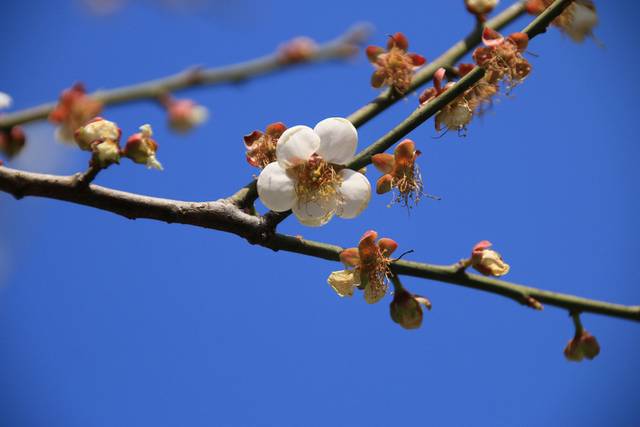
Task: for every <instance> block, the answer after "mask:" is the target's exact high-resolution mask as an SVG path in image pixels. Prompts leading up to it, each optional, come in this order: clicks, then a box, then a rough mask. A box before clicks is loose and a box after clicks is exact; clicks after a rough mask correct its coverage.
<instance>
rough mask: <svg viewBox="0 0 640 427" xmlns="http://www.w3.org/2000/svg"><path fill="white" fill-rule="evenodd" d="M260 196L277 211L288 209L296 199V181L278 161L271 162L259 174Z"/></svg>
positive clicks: (266, 204)
mask: <svg viewBox="0 0 640 427" xmlns="http://www.w3.org/2000/svg"><path fill="white" fill-rule="evenodd" d="M258 196H259V197H260V200H261V201H262V203H264V205H265V206H266V207H268V208H269V209H271V210H273V211H276V212H284V211H288V210H289V209H291V208H292V207H293V204H294V203H295V200H296V192H295V189H294V182H293V180H292V179H291V178H289V176H288V175H287V172H286V171H285V170H284V169H283V168H282V166H280V164H279V163H278V162H273V163H269V164H268V165H267V166H266V167H265V168H264V169H263V170H262V172H260V176H258Z"/></svg>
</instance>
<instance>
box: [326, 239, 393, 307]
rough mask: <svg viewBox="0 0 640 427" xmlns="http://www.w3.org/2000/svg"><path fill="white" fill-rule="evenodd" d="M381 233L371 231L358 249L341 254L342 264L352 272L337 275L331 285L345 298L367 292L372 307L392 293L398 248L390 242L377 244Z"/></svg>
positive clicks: (384, 241)
mask: <svg viewBox="0 0 640 427" xmlns="http://www.w3.org/2000/svg"><path fill="white" fill-rule="evenodd" d="M377 238H378V233H376V232H375V231H373V230H369V231H367V232H366V233H364V235H363V236H362V238H361V239H360V242H359V243H358V247H357V248H349V249H345V250H343V251H342V252H340V261H342V263H343V264H344V265H345V266H347V267H351V269H346V270H340V271H334V272H333V273H331V274H330V275H329V278H328V279H327V282H328V283H329V285H331V287H332V288H333V290H334V291H336V293H337V294H338V295H340V296H341V297H345V296H349V297H350V296H352V295H353V292H354V291H355V289H356V288H360V289H362V290H364V299H365V301H366V302H367V303H369V304H374V303H376V302H378V301H380V300H381V299H382V298H383V297H384V296H385V294H386V293H387V290H388V289H389V284H388V278H389V275H390V274H391V271H390V270H389V263H390V262H391V259H390V256H391V254H392V253H393V252H394V251H395V250H396V249H397V248H398V244H397V243H396V242H395V241H393V240H392V239H389V238H382V239H380V240H378V242H377V243H376V239H377Z"/></svg>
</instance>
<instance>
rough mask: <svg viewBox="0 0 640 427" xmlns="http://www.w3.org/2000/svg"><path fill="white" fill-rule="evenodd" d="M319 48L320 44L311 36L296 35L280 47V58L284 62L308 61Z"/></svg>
mask: <svg viewBox="0 0 640 427" xmlns="http://www.w3.org/2000/svg"><path fill="white" fill-rule="evenodd" d="M317 49H318V44H317V43H316V42H315V41H314V40H313V39H310V38H309V37H296V38H294V39H292V40H289V41H288V42H285V43H283V44H282V45H280V47H279V48H278V59H279V60H280V62H282V63H284V64H293V63H298V62H305V61H308V60H309V59H310V58H311V56H312V55H313V54H314V53H315V51H316V50H317Z"/></svg>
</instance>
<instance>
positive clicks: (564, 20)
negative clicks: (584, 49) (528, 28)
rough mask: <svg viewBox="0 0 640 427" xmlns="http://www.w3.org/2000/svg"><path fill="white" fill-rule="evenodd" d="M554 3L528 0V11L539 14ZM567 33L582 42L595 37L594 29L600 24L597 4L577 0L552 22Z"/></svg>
mask: <svg viewBox="0 0 640 427" xmlns="http://www.w3.org/2000/svg"><path fill="white" fill-rule="evenodd" d="M551 4H553V0H528V1H527V4H526V8H527V12H529V13H530V14H532V15H539V14H540V13H542V12H544V10H545V9H546V8H548V7H549V6H551ZM552 24H553V25H555V26H556V27H558V28H560V30H561V31H562V32H564V33H565V34H567V35H568V36H569V37H570V38H571V40H573V41H575V42H578V43H581V42H583V41H584V40H585V39H586V38H587V37H593V29H594V28H595V27H596V25H598V14H597V12H596V6H595V4H594V3H593V1H591V0H575V1H573V2H572V3H571V4H570V5H569V6H567V8H566V9H565V10H564V11H562V13H561V14H560V16H558V17H557V18H556V19H554V20H553V22H552Z"/></svg>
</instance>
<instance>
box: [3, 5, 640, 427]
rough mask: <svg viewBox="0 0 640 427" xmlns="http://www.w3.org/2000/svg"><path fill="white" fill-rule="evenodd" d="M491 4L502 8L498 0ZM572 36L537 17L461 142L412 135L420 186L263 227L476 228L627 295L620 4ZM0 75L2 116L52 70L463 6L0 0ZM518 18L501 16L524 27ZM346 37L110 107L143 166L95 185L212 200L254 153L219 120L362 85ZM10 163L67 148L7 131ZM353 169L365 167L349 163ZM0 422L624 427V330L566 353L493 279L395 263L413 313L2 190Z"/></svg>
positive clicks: (437, 242)
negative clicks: (504, 93) (522, 64)
mask: <svg viewBox="0 0 640 427" xmlns="http://www.w3.org/2000/svg"><path fill="white" fill-rule="evenodd" d="M507 3H508V2H503V4H502V5H501V7H500V9H502V8H503V7H505V6H506V5H507ZM598 7H599V15H600V18H601V24H600V26H599V27H598V28H597V31H596V32H597V35H598V37H599V39H600V40H602V41H603V43H604V44H605V47H604V48H601V47H598V46H597V44H596V43H594V42H593V41H592V40H588V41H586V42H585V43H584V44H582V45H576V44H574V43H572V42H571V41H570V40H569V39H568V38H567V37H563V36H562V35H561V34H560V33H559V32H558V31H557V30H556V29H553V30H550V31H549V32H548V33H547V34H546V35H544V36H541V37H539V38H536V39H535V41H534V42H532V43H531V45H530V48H529V50H530V51H531V52H533V53H535V54H537V55H538V56H537V57H534V56H530V57H529V58H530V60H531V62H532V64H533V73H532V74H531V76H530V78H528V79H527V81H526V83H525V84H524V85H522V86H521V87H518V88H517V89H516V90H515V91H514V93H513V96H512V97H511V98H503V99H502V101H501V102H500V103H499V104H498V105H497V106H496V107H495V108H494V110H493V111H492V112H491V113H489V114H488V115H487V116H486V117H484V118H483V119H477V120H475V121H474V122H473V124H472V125H471V126H470V128H469V132H468V136H467V137H466V138H459V137H457V136H456V135H455V133H454V132H450V133H449V134H448V135H446V136H445V137H443V138H441V139H433V137H434V136H435V135H436V133H435V131H434V129H433V122H432V121H430V122H428V123H426V124H425V125H423V126H422V127H420V128H419V129H417V130H416V131H414V132H413V133H412V134H411V135H410V136H411V138H413V139H414V140H415V141H416V142H417V144H418V145H419V147H420V149H421V150H422V151H423V153H424V155H423V157H421V158H420V166H421V167H422V172H423V176H424V180H425V185H426V190H427V191H428V192H430V193H433V194H437V195H440V196H442V197H443V200H442V201H441V202H434V201H431V200H424V201H423V202H421V203H420V205H419V206H418V207H417V208H416V209H414V210H413V211H412V212H411V214H410V215H408V214H407V212H406V210H404V209H402V208H401V207H399V206H395V207H392V208H387V207H386V205H387V204H388V202H389V198H388V197H387V196H382V197H375V198H374V199H373V200H372V202H371V205H370V207H369V209H368V210H366V211H365V212H364V214H362V215H361V216H360V217H359V218H357V219H355V220H351V221H346V220H340V219H335V220H333V221H332V222H331V223H330V224H329V225H327V226H326V227H324V228H322V229H309V228H304V227H303V226H301V225H299V224H298V223H297V222H296V221H294V220H293V219H289V220H288V221H287V222H286V223H284V224H283V225H282V227H281V230H282V231H284V232H287V233H291V234H301V235H303V236H304V237H306V238H310V239H318V240H323V241H327V242H332V243H335V244H339V245H342V246H353V245H355V243H356V242H357V240H358V238H359V237H360V235H361V234H362V233H363V232H364V231H365V230H367V229H370V228H373V229H376V230H378V231H379V232H380V233H381V235H384V236H390V237H393V238H394V239H395V240H397V241H398V242H399V244H400V250H401V251H402V250H409V249H413V250H415V253H413V254H411V255H410V257H409V258H410V259H414V260H420V261H426V262H431V263H452V262H455V261H457V260H458V259H459V258H461V257H463V256H465V255H467V253H468V251H469V250H470V248H471V246H472V245H473V244H474V243H475V242H477V241H478V240H481V239H489V240H491V241H492V242H494V244H495V247H496V249H498V250H499V251H500V252H502V253H503V255H504V257H505V259H506V260H507V261H508V262H509V263H510V264H511V266H512V270H511V272H510V273H509V275H508V276H507V279H509V280H512V281H515V282H518V283H524V284H529V285H533V286H538V287H542V288H546V289H552V290H556V291H562V292H567V293H574V294H579V295H582V296H587V297H592V298H598V299H604V300H609V301H613V302H620V303H627V304H638V303H640V288H639V287H638V284H639V282H640V280H639V279H640V273H639V270H638V268H637V264H638V261H637V254H638V253H639V252H640V243H639V241H638V223H637V220H638V217H639V214H640V204H639V203H638V190H637V183H638V178H639V176H640V172H639V171H638V168H637V160H638V155H639V154H640V148H639V146H638V143H637V139H638V138H637V132H638V129H637V117H638V97H639V96H640V87H639V86H638V84H637V69H638V65H639V64H638V46H639V44H640V36H639V35H638V32H637V31H635V26H636V25H637V22H638V21H639V20H640V6H639V5H638V4H637V2H632V1H622V2H604V1H600V2H598ZM0 16H2V17H3V19H2V26H1V28H2V29H1V30H0V33H1V35H2V40H3V44H4V49H3V59H2V63H3V66H2V67H1V68H0V90H2V91H6V92H9V93H11V94H12V95H13V97H14V98H15V108H16V109H20V108H24V107H28V106H31V105H35V104H38V103H40V102H44V101H49V100H53V99H55V98H56V97H57V96H58V93H59V92H60V90H62V89H63V88H66V87H68V86H70V85H71V84H72V83H73V82H74V81H77V80H81V81H84V82H85V83H86V84H87V86H88V88H89V89H90V90H95V89H98V88H111V87H116V86H120V85H124V84H129V83H134V82H138V81H143V80H146V79H150V78H155V77H160V76H164V75H167V74H171V73H173V72H177V71H179V70H182V69H184V68H185V67H188V66H192V65H197V64H202V65H205V66H215V65H223V64H227V63H233V62H236V61H241V60H245V59H249V58H253V57H256V56H259V55H262V54H266V53H268V52H271V51H273V50H274V49H275V47H276V46H277V45H278V44H279V43H280V42H282V41H284V40H287V39H290V38H291V37H293V36H297V35H301V34H304V35H309V36H311V37H313V38H315V39H316V40H319V41H324V40H328V39H331V38H333V37H334V36H336V35H337V34H339V33H341V32H342V31H344V30H345V29H346V28H347V27H349V26H350V25H351V24H353V23H354V22H358V21H368V22H371V23H372V24H374V25H375V26H376V28H377V31H376V33H375V34H374V36H373V38H372V40H371V42H372V43H373V44H383V43H384V42H385V35H386V34H389V33H393V32H395V31H403V32H405V33H406V34H407V36H408V37H409V39H410V41H411V48H412V50H414V51H416V52H419V53H422V54H424V55H425V56H426V57H427V58H428V59H431V58H435V57H437V56H438V55H439V54H440V53H441V52H443V51H444V50H445V49H446V48H447V47H449V46H450V45H451V44H452V43H453V42H455V41H457V40H458V39H459V38H460V37H462V36H463V35H465V34H466V33H467V31H468V30H469V29H470V27H471V26H472V23H473V20H472V18H471V17H470V16H468V14H467V13H466V12H465V10H464V7H463V6H462V0H460V1H402V2H393V3H391V4H389V3H373V2H347V1H334V0H330V1H324V2H322V3H320V2H314V3H311V2H309V3H307V2H296V1H291V0H287V1H285V0H282V1H255V0H254V1H250V0H242V1H217V2H215V1H214V2H208V3H206V4H204V6H203V5H200V6H197V7H195V8H186V9H185V8H175V7H170V6H166V5H164V6H159V5H158V4H157V3H156V2H151V1H139V2H135V1H131V2H130V3H129V4H127V5H125V6H124V8H122V9H120V10H118V11H116V12H115V13H113V14H110V15H96V14H92V13H90V11H89V9H88V8H87V7H86V5H83V4H81V3H80V2H63V1H44V0H41V1H22V2H16V1H5V2H2V5H1V6H0ZM529 19H530V18H529V17H524V18H521V19H520V20H519V21H518V22H517V23H515V24H513V25H512V26H511V27H510V28H509V29H510V30H517V29H520V28H522V27H523V26H524V25H525V24H526V22H528V21H529ZM370 73H371V66H370V65H369V64H368V62H367V61H366V59H365V58H364V57H363V56H359V57H358V58H356V59H355V60H353V61H350V62H347V63H332V64H324V65H318V66H312V67H306V68H299V69H296V70H290V71H287V72H283V73H280V74H277V75H272V76H269V77H265V78H261V79H259V80H255V81H251V82H248V83H246V84H242V85H238V86H218V87H211V88H206V89H197V90H192V91H187V92H183V93H181V94H180V95H183V96H189V97H193V98H195V99H196V100H197V101H199V102H200V103H202V104H204V105H206V106H207V107H209V109H210V110H211V113H212V115H211V120H210V121H209V122H208V123H207V124H206V125H205V126H202V127H201V128H199V129H197V130H195V131H194V132H192V133H190V134H189V135H187V136H186V137H180V136H177V135H174V134H172V133H170V132H169V131H168V129H167V126H166V124H165V117H164V114H163V112H162V110H161V109H159V108H158V107H157V106H156V105H154V104H152V103H149V102H141V103H137V104H132V105H129V106H126V107H114V108H108V109H107V110H106V112H105V116H106V117H108V118H110V119H112V120H115V121H117V122H118V123H119V124H120V126H121V127H122V128H123V129H124V132H125V133H130V132H133V131H135V130H136V129H137V126H139V125H140V124H142V123H147V122H148V123H151V124H152V125H153V126H154V129H155V131H156V135H157V140H158V141H159V143H160V151H159V159H160V160H161V161H162V162H163V163H164V165H165V168H166V170H165V171H164V172H162V173H158V172H156V171H148V170H146V169H145V168H144V167H141V166H138V165H134V164H132V163H130V162H123V164H122V165H121V166H119V167H113V168H111V169H109V170H108V171H106V172H104V173H102V174H101V175H100V176H99V177H98V179H97V182H98V183H99V184H101V185H106V186H110V187H114V188H117V189H123V190H127V191H132V192H140V193H145V194H151V195H157V196H162V197H168V198H176V199H182V200H212V199H216V198H220V197H224V196H227V195H229V194H231V193H232V192H233V191H234V190H235V189H236V188H237V187H238V186H240V185H241V184H244V183H246V182H247V181H248V180H249V179H250V178H251V176H252V174H254V173H255V172H256V171H255V170H254V169H252V168H251V167H250V166H249V165H247V164H246V163H245V161H244V152H243V145H242V138H241V137H242V135H244V134H247V133H249V132H251V131H252V130H254V129H263V128H264V127H265V126H266V125H267V124H268V123H271V122H274V121H283V122H285V123H286V124H288V125H295V124H308V125H314V124H315V123H316V122H317V121H319V120H321V119H323V118H326V117H329V116H346V115H348V114H350V113H351V112H353V111H354V110H355V109H357V108H358V107H359V106H361V105H363V104H364V103H365V102H367V101H369V100H370V99H371V98H372V97H373V96H374V95H375V93H376V92H375V91H374V90H373V89H371V88H370V87H369V85H368V82H369V76H370ZM416 105H417V98H416V96H415V95H411V96H409V97H408V99H407V100H406V102H400V103H399V104H397V105H396V106H394V107H393V108H391V109H390V110H389V111H387V112H385V113H384V114H383V115H382V116H380V117H378V118H376V119H375V120H373V121H372V122H371V123H369V124H367V125H366V126H364V127H363V128H362V129H361V130H360V147H364V146H365V145H367V144H369V143H371V142H372V141H373V140H375V139H376V138H378V137H379V136H381V135H382V134H384V133H385V132H386V131H387V130H388V129H390V127H392V126H394V125H395V124H397V123H398V122H399V121H400V120H401V119H402V118H403V117H405V116H406V115H407V114H408V113H409V112H411V111H412V110H413V109H414V108H415V107H416ZM27 131H28V133H29V146H28V149H27V150H26V151H25V153H24V155H23V156H22V157H21V158H20V159H18V160H17V161H15V162H13V163H12V165H13V166H15V167H19V168H24V169H27V170H33V171H41V172H49V173H60V174H71V173H74V172H77V171H80V170H83V169H84V168H85V167H86V163H87V160H88V158H87V156H86V153H83V152H80V151H79V150H77V149H74V148H72V147H68V146H64V145H61V144H59V143H56V142H54V141H53V127H51V126H50V125H48V124H46V123H40V124H36V125H32V126H29V127H28V128H27ZM368 174H369V178H370V179H371V180H372V181H375V180H376V179H377V177H378V176H379V174H378V173H377V172H376V171H374V170H373V169H372V168H370V170H369V173H368ZM0 252H1V254H2V256H1V257H0V275H1V276H2V277H0V282H1V283H2V284H3V287H2V289H1V290H0V425H2V426H11V427H13V426H47V427H54V426H83V427H84V426H141V425H149V426H190V427H196V426H212V425H215V426H301V425H304V426H326V425H335V426H391V425H408V424H411V425H436V426H444V425H446V426H540V425H546V426H573V425H580V426H604V425H607V426H628V427H632V426H638V425H640V410H639V409H638V403H640V402H639V401H638V395H637V389H638V388H637V385H638V379H639V376H638V368H639V367H640V362H639V361H638V360H639V359H638V351H639V350H640V340H639V339H638V338H639V337H640V325H638V324H635V323H632V322H628V321H623V320H618V319H610V318H606V317H601V316H595V315H585V316H584V319H583V320H584V322H585V326H586V327H587V329H589V330H590V331H591V332H592V333H593V334H595V335H596V336H597V338H598V340H599V341H600V344H601V346H602V353H601V355H600V356H599V357H598V358H597V359H596V360H594V361H592V362H584V363H580V364H575V363H569V362H567V361H566V360H565V359H564V357H563V355H562V350H563V348H564V346H565V344H566V342H567V340H568V339H569V338H570V337H571V336H572V334H573V329H572V325H571V322H570V319H569V318H568V317H567V313H566V312H565V311H562V310H558V309H555V308H553V307H546V308H545V310H544V311H543V312H536V311H533V310H529V309H527V308H523V307H522V306H519V305H518V304H515V303H513V302H512V301H510V300H507V299H504V298H502V297H499V296H495V295H492V294H485V293H481V292H475V291H471V290H468V289H464V288H458V287H456V286H452V285H447V284H441V283H437V282H429V281H420V280H414V279H410V278H408V279H405V284H406V286H407V287H408V288H409V289H411V290H412V291H414V292H416V293H420V294H424V295H427V296H428V297H430V298H431V300H432V302H433V304H434V308H433V310H432V311H431V312H430V313H427V314H426V315H425V320H424V324H423V327H422V328H421V329H420V330H418V331H405V330H403V329H401V328H400V327H398V326H397V325H396V324H394V323H392V322H391V320H390V318H389V314H388V303H389V302H390V297H388V298H387V299H386V300H385V301H384V302H382V303H380V304H377V305H374V306H369V305H367V304H365V303H364V301H363V300H362V297H361V295H358V296H357V297H356V298H353V299H340V298H338V297H337V296H336V295H335V293H334V292H333V291H332V290H331V289H330V287H329V286H328V285H327V284H326V277H327V275H328V274H329V273H330V272H331V271H332V270H337V269H339V268H340V266H339V265H338V264H337V263H332V262H328V261H323V260H318V259H314V258H307V257H303V256H299V255H295V254H289V253H273V252H270V251H268V250H266V249H263V248H260V247H253V246H250V245H248V244H247V243H246V242H244V241H242V240H241V239H239V238H237V237H235V236H233V235H226V234H223V233H218V232H213V231H209V230H204V229H198V228H193V227H188V226H182V225H167V224H164V223H159V222H152V221H147V220H137V221H129V220H126V219H123V218H121V217H118V216H115V215H113V214H110V213H105V212H99V211H96V210H92V209H90V208H87V207H82V206H76V205H71V204H66V203H62V202H58V201H51V200H44V199H35V198H27V199H24V200H22V201H19V202H18V201H15V200H13V199H12V198H11V197H9V196H8V195H6V194H0Z"/></svg>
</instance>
